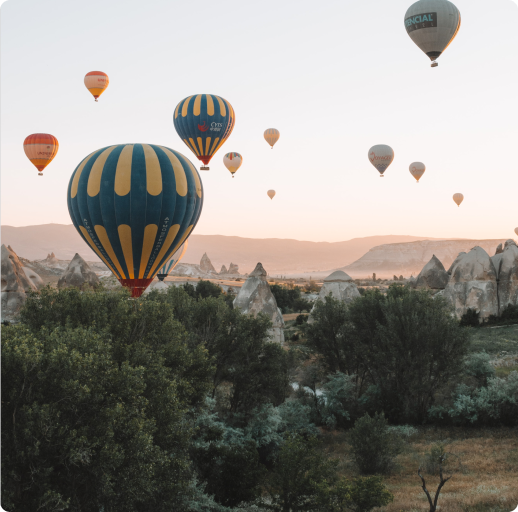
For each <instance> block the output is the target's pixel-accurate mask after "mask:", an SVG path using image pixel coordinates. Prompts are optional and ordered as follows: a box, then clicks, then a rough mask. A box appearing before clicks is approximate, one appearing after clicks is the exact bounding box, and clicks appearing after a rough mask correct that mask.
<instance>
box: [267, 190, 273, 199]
mask: <svg viewBox="0 0 518 512" xmlns="http://www.w3.org/2000/svg"><path fill="white" fill-rule="evenodd" d="M266 193H267V194H268V197H269V198H270V199H273V198H274V197H275V190H268V192H266Z"/></svg>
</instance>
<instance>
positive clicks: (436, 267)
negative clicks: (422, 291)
mask: <svg viewBox="0 0 518 512" xmlns="http://www.w3.org/2000/svg"><path fill="white" fill-rule="evenodd" d="M449 279H450V276H449V275H448V272H446V270H445V269H444V265H443V264H442V263H441V262H440V261H439V259H438V258H437V257H436V256H435V254H434V255H433V256H432V259H431V260H430V261H429V262H428V263H427V264H426V265H425V266H424V267H423V270H421V273H420V274H419V275H418V276H417V281H416V284H415V286H416V288H428V289H430V290H444V288H446V285H447V284H448V281H449Z"/></svg>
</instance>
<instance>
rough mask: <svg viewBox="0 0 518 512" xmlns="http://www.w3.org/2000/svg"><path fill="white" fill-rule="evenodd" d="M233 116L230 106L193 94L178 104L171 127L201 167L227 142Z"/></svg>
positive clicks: (217, 99)
mask: <svg viewBox="0 0 518 512" xmlns="http://www.w3.org/2000/svg"><path fill="white" fill-rule="evenodd" d="M235 122H236V114H235V113H234V109H233V108H232V105H231V104H230V103H229V102H228V101H227V100H225V99H223V98H220V97H219V96H216V95H215V94H197V95H196V94H195V95H193V96H189V97H188V98H185V99H184V100H182V101H180V103H178V105H176V109H175V111H174V127H175V129H176V132H177V133H178V135H179V136H180V138H181V139H182V140H183V141H184V142H185V144H187V147H188V148H189V149H190V150H191V151H192V152H193V153H194V154H195V155H196V157H197V158H198V160H201V161H202V162H203V163H204V164H205V165H204V166H201V167H200V170H201V171H208V170H209V168H208V167H207V166H208V164H209V162H210V159H211V158H212V157H213V156H214V154H215V153H216V151H217V150H218V149H219V148H220V147H221V146H222V145H223V143H224V142H225V141H226V140H227V139H228V138H229V136H230V134H231V133H232V130H233V129H234V124H235Z"/></svg>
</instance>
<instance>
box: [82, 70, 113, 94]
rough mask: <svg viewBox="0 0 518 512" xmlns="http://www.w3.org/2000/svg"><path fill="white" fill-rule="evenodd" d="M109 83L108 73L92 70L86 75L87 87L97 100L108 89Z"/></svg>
mask: <svg viewBox="0 0 518 512" xmlns="http://www.w3.org/2000/svg"><path fill="white" fill-rule="evenodd" d="M109 83H110V79H109V78H108V75H107V74H106V73H103V72H102V71H90V73H87V74H86V75H85V85H86V88H87V89H88V90H89V91H90V93H91V94H92V96H93V97H94V98H95V101H97V98H99V96H100V95H101V94H102V93H103V92H104V91H105V90H106V89H107V87H108V85H109Z"/></svg>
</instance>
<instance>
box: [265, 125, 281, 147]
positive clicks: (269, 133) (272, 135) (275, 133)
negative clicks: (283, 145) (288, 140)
mask: <svg viewBox="0 0 518 512" xmlns="http://www.w3.org/2000/svg"><path fill="white" fill-rule="evenodd" d="M280 136H281V133H280V132H279V130H276V129H275V128H268V130H265V132H264V138H265V140H266V142H268V144H270V146H271V147H272V149H273V146H275V143H276V142H277V141H278V140H279V137H280Z"/></svg>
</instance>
